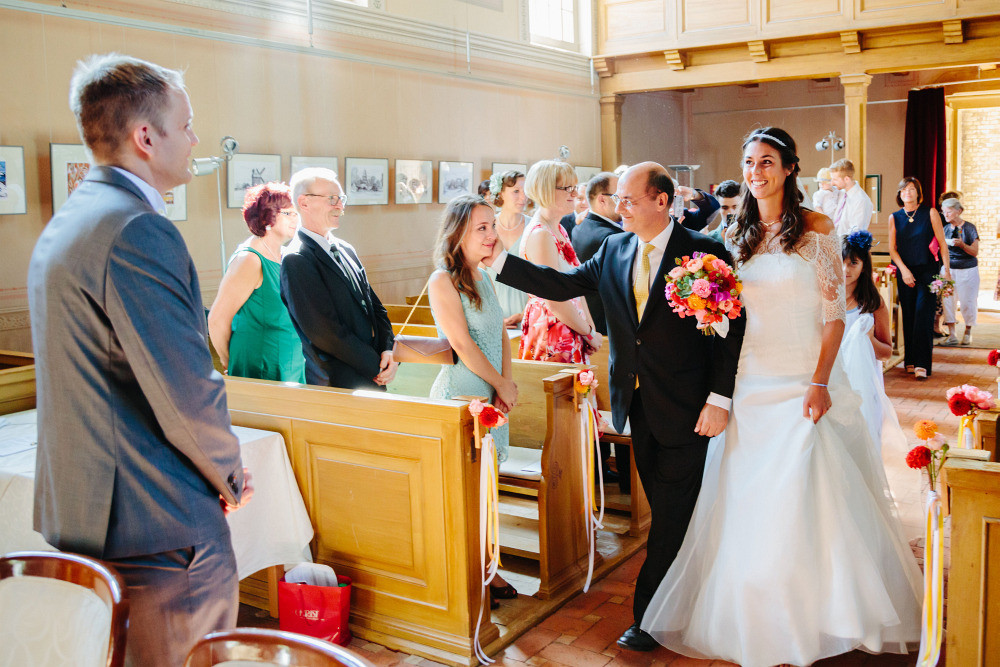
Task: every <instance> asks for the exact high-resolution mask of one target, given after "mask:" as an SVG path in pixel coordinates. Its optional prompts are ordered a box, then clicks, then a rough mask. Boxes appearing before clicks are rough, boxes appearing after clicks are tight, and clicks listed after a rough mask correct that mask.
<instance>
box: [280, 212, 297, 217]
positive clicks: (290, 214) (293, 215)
mask: <svg viewBox="0 0 1000 667" xmlns="http://www.w3.org/2000/svg"><path fill="white" fill-rule="evenodd" d="M278 213H280V214H281V215H283V216H285V217H288V218H297V217H299V212H298V211H278Z"/></svg>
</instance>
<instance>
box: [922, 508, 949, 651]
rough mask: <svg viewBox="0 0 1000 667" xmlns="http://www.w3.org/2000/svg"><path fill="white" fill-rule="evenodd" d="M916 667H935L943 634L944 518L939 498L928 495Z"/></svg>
mask: <svg viewBox="0 0 1000 667" xmlns="http://www.w3.org/2000/svg"><path fill="white" fill-rule="evenodd" d="M920 625H921V633H920V652H919V654H918V655H919V656H920V657H919V658H918V660H917V665H918V667H934V665H937V664H938V659H939V658H940V656H941V637H942V635H943V634H944V515H943V514H942V513H941V499H940V498H938V494H937V491H934V490H933V489H932V490H930V491H928V492H927V532H926V537H925V538H924V606H923V614H922V616H921V621H920Z"/></svg>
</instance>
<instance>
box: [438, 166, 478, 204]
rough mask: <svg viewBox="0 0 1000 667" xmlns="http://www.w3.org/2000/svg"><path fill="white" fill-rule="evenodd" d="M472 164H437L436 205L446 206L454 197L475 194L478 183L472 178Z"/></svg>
mask: <svg viewBox="0 0 1000 667" xmlns="http://www.w3.org/2000/svg"><path fill="white" fill-rule="evenodd" d="M474 170H475V165H474V164H473V163H472V162H445V161H441V162H438V203H439V204H447V203H448V202H450V201H451V200H452V199H454V198H455V197H459V196H461V195H466V194H468V195H471V194H475V193H476V186H477V185H479V182H478V181H476V180H475V179H474V177H473V172H474Z"/></svg>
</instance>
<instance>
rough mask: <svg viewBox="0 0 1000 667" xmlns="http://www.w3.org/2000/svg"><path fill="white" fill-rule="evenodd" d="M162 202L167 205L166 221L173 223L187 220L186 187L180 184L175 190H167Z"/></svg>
mask: <svg viewBox="0 0 1000 667" xmlns="http://www.w3.org/2000/svg"><path fill="white" fill-rule="evenodd" d="M163 201H164V203H166V205H167V212H166V216H167V219H169V220H173V221H174V222H182V221H184V220H187V217H188V213H187V210H188V209H187V185H185V184H181V185H178V186H177V187H176V188H173V189H171V190H168V191H167V193H166V194H165V195H163Z"/></svg>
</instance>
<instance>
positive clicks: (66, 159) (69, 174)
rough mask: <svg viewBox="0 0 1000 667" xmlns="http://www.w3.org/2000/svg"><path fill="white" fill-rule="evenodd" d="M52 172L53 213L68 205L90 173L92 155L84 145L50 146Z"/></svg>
mask: <svg viewBox="0 0 1000 667" xmlns="http://www.w3.org/2000/svg"><path fill="white" fill-rule="evenodd" d="M49 163H50V168H51V170H52V213H53V214H55V212H56V211H58V210H59V209H60V207H62V205H63V204H65V203H66V200H67V199H69V196H70V195H71V194H73V191H74V190H76V189H77V187H79V185H80V183H83V179H84V178H86V177H87V172H88V171H90V155H88V154H87V149H86V148H85V147H84V145H83V144H49Z"/></svg>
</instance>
